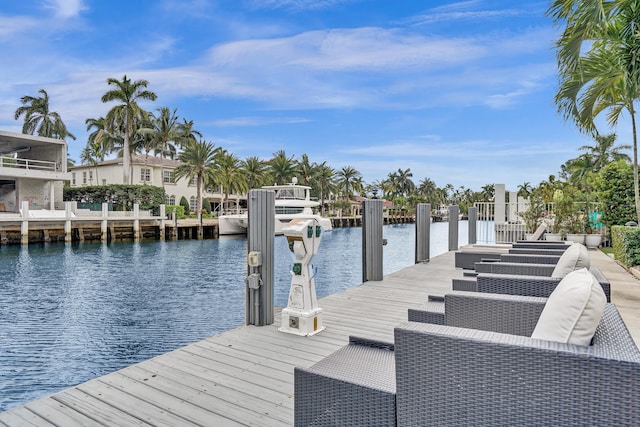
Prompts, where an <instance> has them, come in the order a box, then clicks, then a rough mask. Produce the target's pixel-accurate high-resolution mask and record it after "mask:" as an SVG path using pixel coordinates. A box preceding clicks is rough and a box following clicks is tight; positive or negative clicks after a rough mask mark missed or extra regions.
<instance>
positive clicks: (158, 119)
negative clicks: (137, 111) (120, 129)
mask: <svg viewBox="0 0 640 427" xmlns="http://www.w3.org/2000/svg"><path fill="white" fill-rule="evenodd" d="M158 112H159V113H160V114H158V115H157V116H155V115H153V114H151V115H150V116H151V117H150V120H149V127H143V128H141V129H140V130H139V131H138V132H139V133H140V134H142V135H143V136H145V135H146V136H149V137H150V139H151V141H150V142H151V144H150V146H152V147H153V148H154V150H155V151H156V153H160V158H161V159H162V161H161V162H160V176H162V188H164V159H165V158H166V157H169V158H171V159H173V158H174V157H175V154H176V147H175V145H173V144H172V142H176V141H179V140H181V138H184V134H183V133H181V129H180V125H179V123H178V116H177V115H176V112H177V110H176V109H174V110H173V111H171V110H169V108H168V107H161V108H158Z"/></svg>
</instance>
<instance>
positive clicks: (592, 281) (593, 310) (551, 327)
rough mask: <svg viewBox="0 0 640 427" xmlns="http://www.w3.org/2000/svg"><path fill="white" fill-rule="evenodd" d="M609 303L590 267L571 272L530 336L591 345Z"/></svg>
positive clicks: (546, 305)
mask: <svg viewBox="0 0 640 427" xmlns="http://www.w3.org/2000/svg"><path fill="white" fill-rule="evenodd" d="M606 304H607V297H606V296H605V294H604V291H603V290H602V286H600V283H598V280H597V279H596V278H595V277H594V276H593V274H591V273H590V272H589V270H587V269H586V268H582V269H580V270H576V271H572V272H571V273H569V274H567V276H566V277H565V278H564V279H562V280H561V281H560V283H559V284H558V286H557V287H556V289H555V290H554V291H553V292H552V293H551V295H549V299H548V300H547V303H546V304H545V306H544V309H543V310H542V313H541V314H540V318H539V319H538V323H537V324H536V328H535V329H534V331H533V334H532V335H531V338H537V339H542V340H547V341H559V342H563V343H569V344H577V345H589V343H590V342H591V338H593V334H594V333H595V332H596V328H597V327H598V324H599V323H600V319H601V318H602V312H603V311H604V307H605V305H606Z"/></svg>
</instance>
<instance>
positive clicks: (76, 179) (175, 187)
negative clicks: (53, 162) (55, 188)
mask: <svg viewBox="0 0 640 427" xmlns="http://www.w3.org/2000/svg"><path fill="white" fill-rule="evenodd" d="M179 165H180V162H179V161H177V160H171V159H162V158H160V157H155V156H143V155H134V156H132V158H131V169H132V170H131V177H132V184H134V185H155V186H157V187H162V186H164V189H165V195H166V204H167V205H170V206H171V205H177V204H179V203H180V199H181V198H182V197H183V196H184V197H185V198H186V199H187V200H188V201H189V209H190V210H191V211H192V212H193V211H195V209H196V196H197V194H196V182H195V179H194V180H191V181H190V180H188V179H187V178H181V179H176V178H175V169H176V168H177V167H178V166H179ZM122 167H123V166H122V158H116V159H111V160H105V161H103V162H98V163H97V164H96V165H95V166H94V165H78V166H72V167H70V168H69V171H70V172H71V179H70V185H71V187H84V186H89V185H110V184H122ZM203 198H205V199H208V200H209V202H210V203H211V207H212V209H213V210H214V211H219V206H220V205H221V203H222V201H223V200H224V194H223V192H222V188H221V187H220V188H217V189H215V190H214V191H208V190H206V189H205V190H204V191H203ZM241 198H242V197H240V196H238V195H237V194H229V203H230V204H232V205H235V204H236V203H237V202H238V200H239V199H241Z"/></svg>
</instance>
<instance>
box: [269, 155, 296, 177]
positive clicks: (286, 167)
mask: <svg viewBox="0 0 640 427" xmlns="http://www.w3.org/2000/svg"><path fill="white" fill-rule="evenodd" d="M269 164H270V165H271V178H272V179H273V184H286V183H288V182H291V179H292V178H293V177H294V176H296V167H297V162H296V161H295V159H294V158H293V156H291V157H287V155H286V153H285V152H284V150H279V151H276V152H275V153H273V158H272V159H271V160H270V161H269Z"/></svg>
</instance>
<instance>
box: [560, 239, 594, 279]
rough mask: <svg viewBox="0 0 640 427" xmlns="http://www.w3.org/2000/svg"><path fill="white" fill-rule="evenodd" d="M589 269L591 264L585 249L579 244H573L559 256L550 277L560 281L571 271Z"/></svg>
mask: <svg viewBox="0 0 640 427" xmlns="http://www.w3.org/2000/svg"><path fill="white" fill-rule="evenodd" d="M589 267H591V262H590V261H589V251H588V250H587V247H586V246H585V245H582V244H580V243H574V244H573V245H571V246H569V247H568V248H567V250H566V251H564V253H563V254H562V255H561V256H560V259H559V260H558V263H557V264H556V267H555V268H554V269H553V273H551V277H557V278H559V279H562V278H563V277H565V276H566V275H567V274H569V273H571V272H572V271H575V270H578V269H580V268H587V269H588V268H589Z"/></svg>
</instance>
